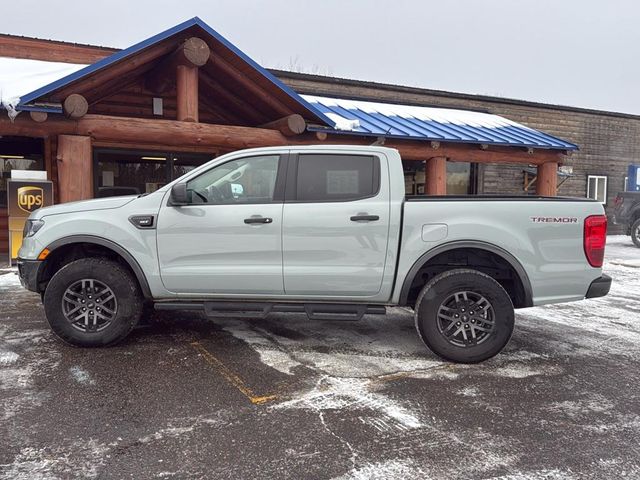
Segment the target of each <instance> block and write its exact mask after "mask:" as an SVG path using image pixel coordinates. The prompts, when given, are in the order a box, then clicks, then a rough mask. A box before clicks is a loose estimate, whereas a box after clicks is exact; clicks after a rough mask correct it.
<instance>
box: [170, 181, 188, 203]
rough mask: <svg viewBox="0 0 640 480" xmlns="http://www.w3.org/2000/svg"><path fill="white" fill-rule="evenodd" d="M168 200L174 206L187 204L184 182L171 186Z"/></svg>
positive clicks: (185, 184)
mask: <svg viewBox="0 0 640 480" xmlns="http://www.w3.org/2000/svg"><path fill="white" fill-rule="evenodd" d="M169 202H170V203H171V205H173V206H175V207H179V206H181V205H188V204H189V199H188V197H187V183H186V182H179V183H176V184H175V185H174V186H173V187H171V196H170V197H169Z"/></svg>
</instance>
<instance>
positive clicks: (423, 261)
mask: <svg viewBox="0 0 640 480" xmlns="http://www.w3.org/2000/svg"><path fill="white" fill-rule="evenodd" d="M465 249H473V250H482V251H485V252H487V253H489V254H492V255H496V256H498V257H500V258H501V259H502V260H504V261H505V262H506V263H507V264H508V265H509V266H510V267H511V268H512V269H513V271H514V272H515V273H516V275H517V278H518V280H519V281H520V284H521V285H522V290H523V295H524V298H523V302H522V305H520V308H522V307H532V306H533V289H532V287H531V281H530V280H529V276H528V275H527V272H526V270H525V269H524V267H523V266H522V264H521V263H520V262H519V261H518V259H517V258H516V257H514V256H513V255H512V254H511V253H509V252H508V251H506V250H505V249H503V248H501V247H499V246H497V245H494V244H492V243H488V242H482V241H475V240H460V241H453V242H448V243H444V244H442V245H438V246H437V247H435V248H432V249H431V250H429V251H427V252H426V253H424V254H423V255H422V256H420V257H419V258H418V259H417V260H416V261H415V262H414V264H413V265H412V267H411V268H410V269H409V272H408V273H407V275H406V276H405V279H404V281H403V282H402V288H401V290H400V298H399V301H398V304H399V305H402V306H406V305H408V303H409V296H410V291H411V288H412V286H413V284H414V280H416V277H417V276H418V275H419V274H420V273H421V272H422V270H423V269H424V268H426V267H427V266H428V265H429V262H430V261H431V260H433V259H434V258H436V257H437V256H439V255H442V254H446V253H449V252H451V253H453V252H454V251H456V250H465ZM452 268H457V266H452ZM462 268H465V267H462ZM466 268H472V266H467V267H466Z"/></svg>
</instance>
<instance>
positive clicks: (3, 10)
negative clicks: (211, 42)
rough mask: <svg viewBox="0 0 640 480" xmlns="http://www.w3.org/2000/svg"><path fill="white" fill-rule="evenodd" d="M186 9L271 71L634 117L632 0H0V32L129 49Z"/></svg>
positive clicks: (639, 77) (638, 104) (636, 62)
mask: <svg viewBox="0 0 640 480" xmlns="http://www.w3.org/2000/svg"><path fill="white" fill-rule="evenodd" d="M193 16H199V17H200V18H202V19H203V20H204V21H205V22H207V23H208V24H209V25H210V26H211V27H213V28H214V29H215V30H217V31H218V32H220V33H221V34H222V35H224V36H226V37H227V38H228V39H229V40H230V41H231V42H232V43H234V44H235V45H236V46H238V47H239V48H240V49H242V50H243V51H244V52H245V53H247V54H248V55H249V56H251V57H253V58H254V60H256V61H257V62H259V63H261V64H262V65H263V66H266V67H274V68H280V69H286V70H291V69H294V70H301V71H307V72H310V73H319V74H325V75H333V76H337V77H344V78H355V79H362V80H370V81H375V82H385V83H395V84H400V85H410V86H418V87H425V88H433V89H439V90H448V91H455V92H465V93H480V94H488V95H497V96H502V97H511V98H518V99H525V100H534V101H540V102H547V103H557V104H563V105H572V106H579V107H588V108H597V109H604V110H613V111H619V112H628V113H635V114H640V94H639V93H638V91H639V90H640V2H638V1H637V0H635V1H634V0H602V1H594V0H445V1H443V0H438V1H432V0H424V1H419V0H369V1H365V0H315V1H310V0H288V1H285V0H253V1H251V0H180V1H176V0H169V1H165V0H135V1H133V0H109V1H100V0H91V1H87V0H83V1H77V0H46V1H44V0H20V1H11V0H2V2H1V4H0V19H2V21H1V23H0V32H2V33H11V34H16V35H27V36H36V37H41V38H51V39H56V40H66V41H71V42H79V43H91V44H98V45H106V46H114V47H121V48H124V47H128V46H130V45H131V44H133V43H135V42H138V41H140V40H143V39H144V38H147V37H149V36H151V35H153V34H155V33H158V32H160V31H162V30H164V29H167V28H169V27H172V26H173V25H175V24H177V23H180V22H182V21H184V20H186V19H188V18H191V17H193Z"/></svg>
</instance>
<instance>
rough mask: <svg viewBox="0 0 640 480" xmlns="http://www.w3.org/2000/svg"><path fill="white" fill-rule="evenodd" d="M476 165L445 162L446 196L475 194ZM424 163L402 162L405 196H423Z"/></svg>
mask: <svg viewBox="0 0 640 480" xmlns="http://www.w3.org/2000/svg"><path fill="white" fill-rule="evenodd" d="M476 171H477V164H475V163H469V162H447V195H472V194H475V193H476V192H477V188H476V187H477V186H476V183H477V180H476V177H477V174H476ZM425 181H426V178H425V166H424V162H404V186H405V194H406V195H423V194H424V185H425Z"/></svg>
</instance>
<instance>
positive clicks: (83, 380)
mask: <svg viewBox="0 0 640 480" xmlns="http://www.w3.org/2000/svg"><path fill="white" fill-rule="evenodd" d="M69 373H70V374H71V378H73V379H74V380H75V381H76V382H78V383H79V384H81V385H95V383H96V381H95V380H94V379H93V378H91V375H90V374H89V372H87V371H86V370H84V369H83V368H81V367H79V366H77V365H74V366H73V367H71V368H69Z"/></svg>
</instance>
